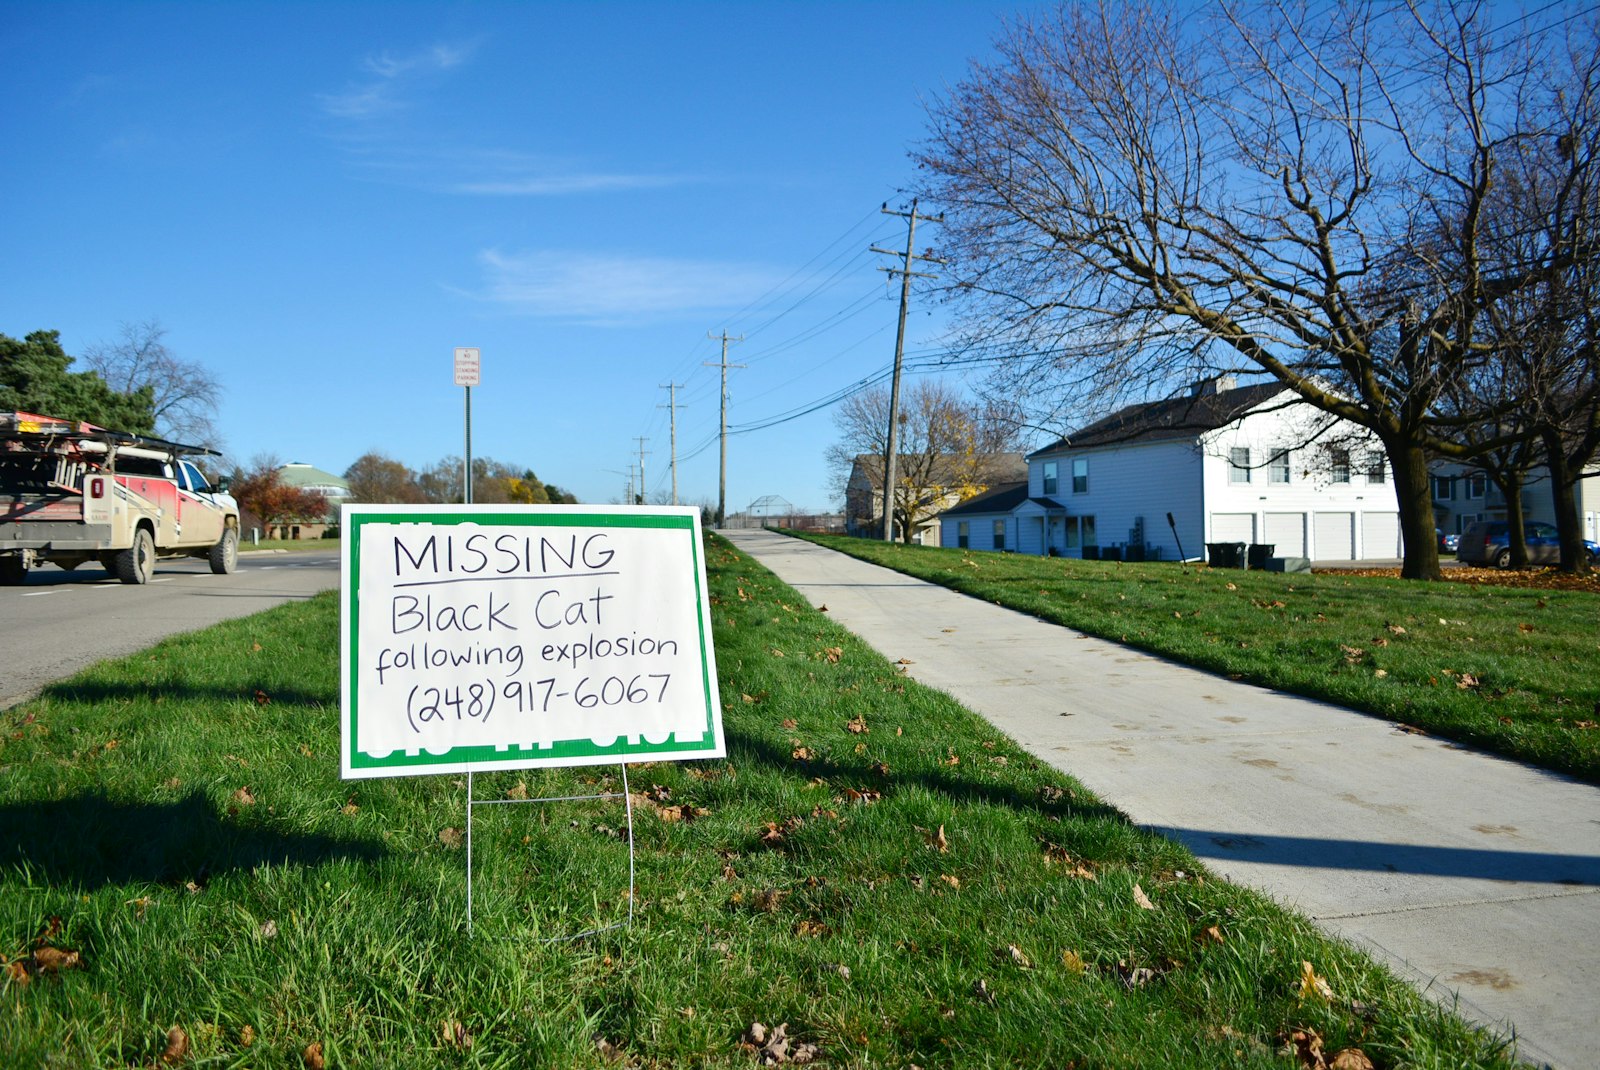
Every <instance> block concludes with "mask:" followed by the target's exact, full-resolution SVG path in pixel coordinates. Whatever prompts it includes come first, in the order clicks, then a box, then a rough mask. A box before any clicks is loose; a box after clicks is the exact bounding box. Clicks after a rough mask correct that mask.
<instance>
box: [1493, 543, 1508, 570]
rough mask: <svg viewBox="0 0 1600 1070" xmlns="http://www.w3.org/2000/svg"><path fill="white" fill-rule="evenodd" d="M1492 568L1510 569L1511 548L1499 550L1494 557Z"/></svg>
mask: <svg viewBox="0 0 1600 1070" xmlns="http://www.w3.org/2000/svg"><path fill="white" fill-rule="evenodd" d="M1494 567H1495V568H1510V567H1511V548H1510V547H1509V546H1508V547H1506V548H1505V549H1504V550H1501V551H1500V552H1499V553H1497V554H1495V555H1494Z"/></svg>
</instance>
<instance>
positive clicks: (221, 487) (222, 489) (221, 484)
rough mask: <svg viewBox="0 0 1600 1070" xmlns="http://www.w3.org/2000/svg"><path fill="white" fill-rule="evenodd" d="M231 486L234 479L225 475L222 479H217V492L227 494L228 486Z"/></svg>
mask: <svg viewBox="0 0 1600 1070" xmlns="http://www.w3.org/2000/svg"><path fill="white" fill-rule="evenodd" d="M231 486H233V480H231V479H229V478H228V477H227V476H223V477H222V478H221V479H219V480H217V493H218V494H226V493H228V488H229V487H231Z"/></svg>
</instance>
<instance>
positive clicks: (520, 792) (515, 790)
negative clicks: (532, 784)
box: [506, 780, 528, 799]
mask: <svg viewBox="0 0 1600 1070" xmlns="http://www.w3.org/2000/svg"><path fill="white" fill-rule="evenodd" d="M527 797H528V782H527V781H526V780H518V781H517V782H516V784H515V785H514V786H512V787H509V788H507V789H506V798H508V799H526V798H527Z"/></svg>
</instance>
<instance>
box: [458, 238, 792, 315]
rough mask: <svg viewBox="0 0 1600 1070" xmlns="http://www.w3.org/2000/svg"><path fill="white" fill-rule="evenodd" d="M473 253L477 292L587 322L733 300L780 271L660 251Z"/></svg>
mask: <svg viewBox="0 0 1600 1070" xmlns="http://www.w3.org/2000/svg"><path fill="white" fill-rule="evenodd" d="M478 259H479V261H480V263H481V264H482V265H483V269H484V286H483V290H482V292H481V294H480V295H479V296H480V297H482V298H483V299H484V300H487V301H491V302H493V303H495V304H498V305H500V306H501V307H503V308H505V309H507V310H509V311H513V312H518V313H522V314H525V315H532V316H540V317H545V318H550V319H561V320H568V321H575V322H583V323H590V324H607V325H623V324H632V323H637V322H639V321H641V320H657V319H662V318H665V317H671V316H677V315H688V314H697V315H703V314H705V313H708V312H716V311H726V310H728V309H733V308H739V307H742V306H744V305H747V304H749V303H750V302H751V301H753V300H755V299H756V298H758V297H759V296H760V295H761V294H763V293H765V292H767V291H768V290H770V289H772V288H773V286H775V285H776V284H777V283H778V282H779V280H780V277H781V273H780V272H778V271H775V270H772V269H770V268H766V267H762V266H759V265H752V264H739V263H726V262H719V261H707V260H675V259H670V258H664V257H644V256H602V255H597V254H592V253H563V252H555V251H540V252H529V253H517V254H508V253H503V252H501V251H499V250H497V249H487V250H484V251H483V252H482V253H480V254H478Z"/></svg>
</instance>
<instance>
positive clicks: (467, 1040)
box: [442, 1018, 472, 1051]
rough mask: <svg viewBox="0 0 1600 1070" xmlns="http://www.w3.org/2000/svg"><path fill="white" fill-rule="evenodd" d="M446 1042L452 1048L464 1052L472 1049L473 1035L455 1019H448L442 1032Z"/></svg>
mask: <svg viewBox="0 0 1600 1070" xmlns="http://www.w3.org/2000/svg"><path fill="white" fill-rule="evenodd" d="M442 1032H443V1034H444V1042H445V1043H446V1044H448V1045H450V1046H451V1047H454V1048H460V1049H461V1050H462V1051H465V1050H466V1049H468V1048H470V1047H472V1034H471V1033H469V1032H467V1027H466V1026H464V1025H462V1024H461V1023H460V1022H458V1021H456V1020H455V1019H453V1018H452V1019H447V1020H446V1021H445V1023H444V1027H443V1030H442Z"/></svg>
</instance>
